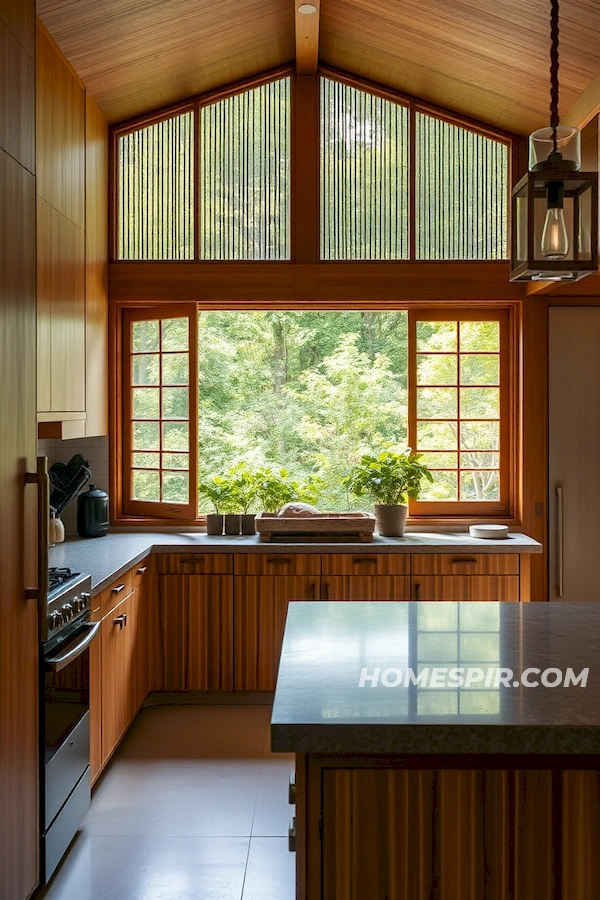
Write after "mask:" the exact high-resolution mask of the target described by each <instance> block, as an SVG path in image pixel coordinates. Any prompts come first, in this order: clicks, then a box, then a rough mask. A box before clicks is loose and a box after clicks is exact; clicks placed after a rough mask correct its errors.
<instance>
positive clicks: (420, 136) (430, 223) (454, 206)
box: [415, 112, 508, 259]
mask: <svg viewBox="0 0 600 900" xmlns="http://www.w3.org/2000/svg"><path fill="white" fill-rule="evenodd" d="M416 115H417V119H416V171H415V176H416V179H415V187H416V222H415V225H416V255H417V259H506V255H507V244H506V240H507V200H508V148H507V146H506V144H502V143H500V142H499V141H494V140H491V139H490V138H487V137H484V136H483V135H480V134H475V133H474V132H472V131H467V130H466V129H464V128H459V127H458V126H456V125H451V124H450V123H448V122H444V121H442V120H441V119H436V118H434V117H433V116H428V115H424V114H423V113H419V112H417V114H416Z"/></svg>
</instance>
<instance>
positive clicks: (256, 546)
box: [49, 531, 542, 594]
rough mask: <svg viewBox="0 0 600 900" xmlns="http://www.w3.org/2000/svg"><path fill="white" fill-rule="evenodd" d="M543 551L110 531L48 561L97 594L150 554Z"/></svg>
mask: <svg viewBox="0 0 600 900" xmlns="http://www.w3.org/2000/svg"><path fill="white" fill-rule="evenodd" d="M290 551H292V552H294V553H352V554H358V553H370V554H372V553H541V552H542V545H541V544H539V543H538V542H537V541H534V540H533V539H532V538H530V537H527V535H524V534H521V533H520V532H512V533H511V534H509V536H508V538H505V539H504V540H500V541H491V540H486V539H481V538H472V537H470V536H469V534H467V533H453V534H440V533H438V532H410V533H409V532H407V534H406V535H405V536H404V537H402V538H384V537H379V536H378V535H376V536H375V537H374V539H373V540H372V541H369V542H368V543H346V542H344V543H339V542H337V543H331V542H329V543H328V542H322V543H321V542H319V543H315V542H310V543H307V542H306V541H302V542H300V541H289V542H285V543H280V542H277V543H268V542H265V541H260V540H259V537H258V535H251V536H242V535H240V536H238V537H231V536H227V535H222V536H220V537H209V536H208V535H207V534H205V533H204V532H199V531H197V532H193V533H187V534H180V533H176V532H148V531H146V532H143V531H135V532H134V531H127V532H116V531H112V532H109V533H108V534H107V535H105V536H104V537H101V538H72V539H69V540H67V541H65V543H63V544H57V545H56V546H55V547H51V548H50V551H49V564H50V565H51V566H68V567H69V568H71V569H73V570H74V571H77V572H83V573H85V574H90V575H91V576H92V590H93V592H94V594H97V593H99V592H100V591H101V590H102V589H103V588H105V587H107V585H108V584H110V582H111V581H114V580H115V579H116V578H119V577H120V576H121V575H122V574H123V573H124V572H126V571H127V569H130V568H131V567H132V566H134V565H136V564H137V563H138V562H141V560H143V559H144V558H145V557H146V556H148V554H149V553H178V552H181V553H190V552H192V553H193V552H197V553H224V552H229V553H269V554H271V555H272V554H275V553H290Z"/></svg>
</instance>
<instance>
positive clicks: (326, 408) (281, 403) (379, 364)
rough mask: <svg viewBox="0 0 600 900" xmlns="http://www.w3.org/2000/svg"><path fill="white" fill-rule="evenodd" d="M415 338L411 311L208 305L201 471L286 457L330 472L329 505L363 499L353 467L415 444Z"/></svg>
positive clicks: (295, 472)
mask: <svg viewBox="0 0 600 900" xmlns="http://www.w3.org/2000/svg"><path fill="white" fill-rule="evenodd" d="M407 344H408V332H407V314H406V313H405V312H391V313H369V312H342V313H332V312H244V313H234V312H209V313H201V314H200V317H199V346H200V348H201V358H200V367H199V397H198V409H199V442H200V473H199V474H200V480H201V481H204V480H206V478H207V477H209V476H211V475H214V474H220V473H223V472H225V471H226V470H227V469H228V468H229V467H230V466H231V465H234V464H236V463H237V462H240V461H244V462H246V463H247V465H248V466H249V467H250V468H252V469H259V468H264V467H271V468H274V469H276V468H281V467H284V468H286V469H287V470H288V471H289V472H290V473H291V475H292V476H293V477H294V478H295V479H297V480H298V481H301V482H304V481H307V480H308V479H309V478H310V476H313V477H314V476H317V477H318V478H320V479H321V481H322V488H321V491H320V496H319V507H320V508H321V509H328V510H345V509H348V508H351V507H353V506H354V507H355V506H356V501H355V500H353V499H352V498H349V497H348V496H347V494H346V491H345V489H344V487H343V486H342V479H343V478H344V477H345V476H346V475H347V474H348V472H349V471H350V468H351V467H352V466H353V465H354V464H355V463H357V462H358V461H359V460H360V458H361V456H362V455H363V454H365V453H370V452H375V451H379V450H380V449H381V447H382V446H383V445H387V444H389V445H392V446H396V447H399V448H401V449H403V448H404V447H405V446H406V441H407ZM208 511H210V510H209V504H206V502H205V503H203V504H202V505H201V507H200V512H201V513H204V512H208Z"/></svg>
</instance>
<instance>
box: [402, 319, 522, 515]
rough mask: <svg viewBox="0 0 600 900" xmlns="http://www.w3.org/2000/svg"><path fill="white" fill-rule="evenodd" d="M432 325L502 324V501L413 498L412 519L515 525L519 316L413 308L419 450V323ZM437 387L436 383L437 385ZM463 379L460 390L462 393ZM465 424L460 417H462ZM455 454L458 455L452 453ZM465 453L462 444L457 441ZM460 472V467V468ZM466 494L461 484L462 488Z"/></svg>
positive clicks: (412, 384) (413, 417) (413, 432)
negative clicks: (516, 338) (476, 521)
mask: <svg viewBox="0 0 600 900" xmlns="http://www.w3.org/2000/svg"><path fill="white" fill-rule="evenodd" d="M419 321H428V322H445V321H450V322H453V321H455V322H459V323H460V322H469V321H477V322H485V321H497V322H498V323H499V326H500V349H499V351H498V357H499V367H500V373H499V381H498V387H499V390H500V412H499V423H500V441H499V448H498V452H499V454H500V466H499V479H500V497H499V499H498V500H495V501H494V500H446V501H442V500H411V501H410V503H409V516H410V519H411V520H415V519H420V520H421V521H425V522H426V521H428V520H430V519H435V520H436V521H439V520H440V518H441V519H444V520H452V521H455V522H456V521H460V520H461V519H468V520H469V521H473V520H476V519H477V520H483V521H486V520H488V519H494V520H501V521H503V522H506V521H509V522H512V521H513V520H514V518H515V513H516V485H517V475H518V472H517V461H518V459H519V452H518V427H517V423H518V402H517V401H518V397H517V384H518V370H517V365H518V354H517V347H516V343H515V322H514V313H511V309H510V308H501V307H495V308H493V309H491V308H489V307H488V308H476V307H475V306H471V305H469V306H460V305H456V306H441V305H439V304H436V306H435V308H432V309H430V308H428V307H424V306H419V307H416V308H413V309H412V310H409V318H408V354H409V356H408V373H409V375H408V435H409V445H410V446H411V447H413V448H415V449H418V446H417V383H416V372H417V338H416V331H417V323H418V322H419ZM434 386H435V385H434ZM459 387H460V384H459V376H457V390H458V389H459ZM458 421H459V422H460V421H461V419H460V417H459V418H458ZM450 452H453V451H450ZM456 452H457V455H458V456H459V455H460V452H461V450H460V440H459V441H458V442H457V451H456ZM457 471H459V469H457ZM459 490H460V484H459Z"/></svg>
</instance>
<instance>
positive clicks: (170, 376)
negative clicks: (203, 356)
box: [162, 353, 189, 384]
mask: <svg viewBox="0 0 600 900" xmlns="http://www.w3.org/2000/svg"><path fill="white" fill-rule="evenodd" d="M188 382H189V355H188V354H187V353H164V354H163V358H162V383H163V384H188Z"/></svg>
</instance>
